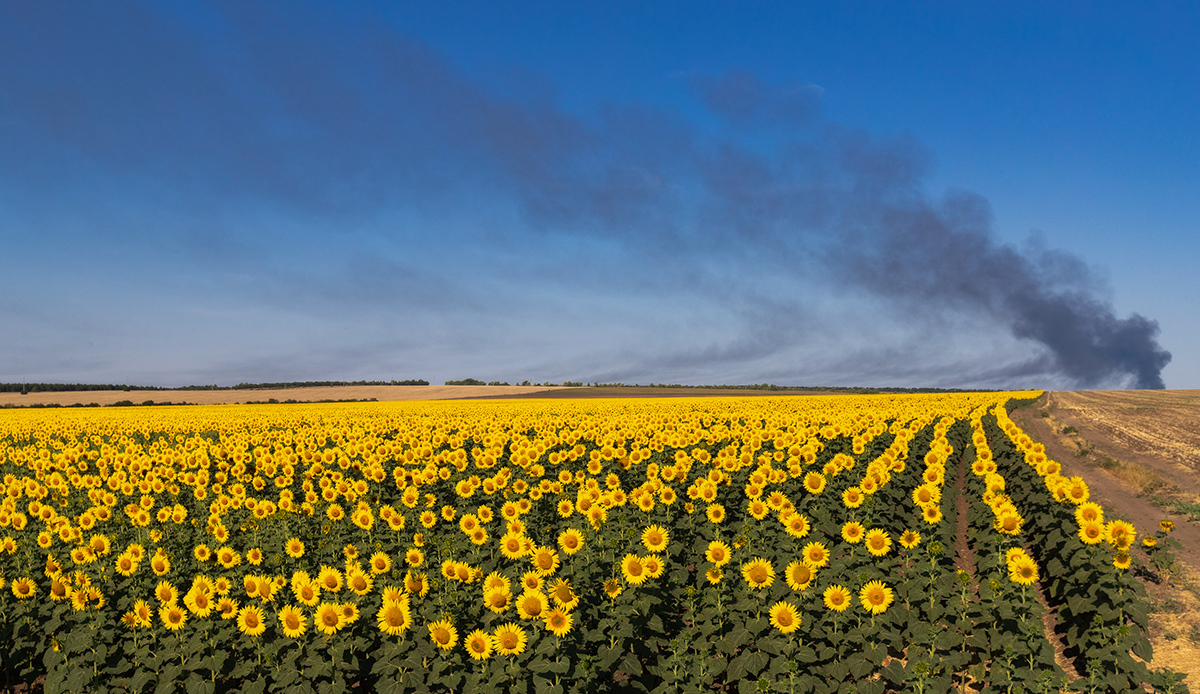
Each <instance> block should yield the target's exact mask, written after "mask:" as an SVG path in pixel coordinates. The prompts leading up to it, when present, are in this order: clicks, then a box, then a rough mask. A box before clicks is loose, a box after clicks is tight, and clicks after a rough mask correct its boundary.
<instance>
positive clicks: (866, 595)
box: [858, 581, 892, 614]
mask: <svg viewBox="0 0 1200 694" xmlns="http://www.w3.org/2000/svg"><path fill="white" fill-rule="evenodd" d="M858 601H859V604H861V605H862V606H863V607H864V608H865V609H866V610H867V611H868V612H870V613H871V614H883V613H884V612H885V611H887V608H888V606H889V605H891V604H892V589H891V588H888V587H887V586H886V585H884V584H883V582H882V581H871V582H870V583H867V584H866V585H865V586H863V587H862V590H861V591H859V593H858Z"/></svg>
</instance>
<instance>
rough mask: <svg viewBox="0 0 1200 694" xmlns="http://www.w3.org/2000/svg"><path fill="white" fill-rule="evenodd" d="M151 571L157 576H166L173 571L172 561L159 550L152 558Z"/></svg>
mask: <svg viewBox="0 0 1200 694" xmlns="http://www.w3.org/2000/svg"><path fill="white" fill-rule="evenodd" d="M150 569H151V570H152V571H154V575H155V576H165V575H167V573H168V572H169V571H170V570H171V560H170V559H167V555H165V554H163V553H162V551H161V550H159V551H158V552H155V553H154V556H153V557H150Z"/></svg>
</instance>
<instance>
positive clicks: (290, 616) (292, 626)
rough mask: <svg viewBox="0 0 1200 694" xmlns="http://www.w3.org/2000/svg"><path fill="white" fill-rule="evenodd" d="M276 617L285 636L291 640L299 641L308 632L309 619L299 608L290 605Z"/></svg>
mask: <svg viewBox="0 0 1200 694" xmlns="http://www.w3.org/2000/svg"><path fill="white" fill-rule="evenodd" d="M276 617H277V618H278V619H279V626H280V627H282V628H283V635H284V636H286V637H288V638H289V639H298V638H300V637H301V636H304V632H305V631H307V630H308V618H307V617H305V616H304V610H301V609H300V608H299V607H296V606H294V605H288V606H287V607H284V608H283V609H282V610H280V611H279V613H278V614H277V615H276Z"/></svg>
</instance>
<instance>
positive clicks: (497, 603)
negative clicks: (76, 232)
mask: <svg viewBox="0 0 1200 694" xmlns="http://www.w3.org/2000/svg"><path fill="white" fill-rule="evenodd" d="M483 604H484V605H485V606H487V608H488V609H489V610H491V611H492V612H495V613H496V614H500V613H502V612H504V611H505V610H507V609H508V608H509V606H510V605H511V604H512V593H510V592H509V590H508V588H504V587H496V588H488V589H486V590H484V591H483Z"/></svg>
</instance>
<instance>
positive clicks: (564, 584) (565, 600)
mask: <svg viewBox="0 0 1200 694" xmlns="http://www.w3.org/2000/svg"><path fill="white" fill-rule="evenodd" d="M550 598H551V599H552V600H554V604H555V605H557V606H558V609H560V610H563V611H564V612H570V611H571V610H573V609H575V607H576V606H577V605H578V604H579V596H578V595H576V594H575V591H573V590H572V589H571V582H570V581H568V580H567V579H565V578H558V579H555V580H554V583H552V584H550Z"/></svg>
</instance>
